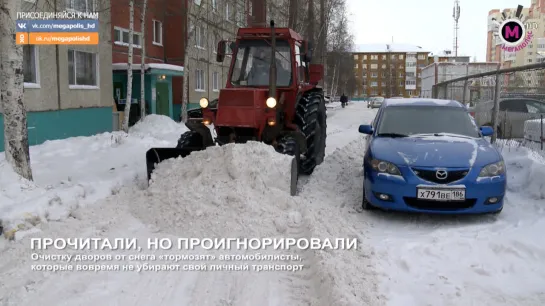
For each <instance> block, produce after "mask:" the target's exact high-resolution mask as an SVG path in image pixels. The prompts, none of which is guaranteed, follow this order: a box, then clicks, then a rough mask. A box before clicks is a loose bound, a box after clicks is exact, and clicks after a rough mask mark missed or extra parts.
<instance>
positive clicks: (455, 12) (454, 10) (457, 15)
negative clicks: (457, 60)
mask: <svg viewBox="0 0 545 306" xmlns="http://www.w3.org/2000/svg"><path fill="white" fill-rule="evenodd" d="M452 18H453V19H454V56H455V57H458V30H459V29H460V28H459V27H458V20H460V1H459V0H454V7H453V8H452Z"/></svg>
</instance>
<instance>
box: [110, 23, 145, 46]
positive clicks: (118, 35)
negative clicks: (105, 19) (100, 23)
mask: <svg viewBox="0 0 545 306" xmlns="http://www.w3.org/2000/svg"><path fill="white" fill-rule="evenodd" d="M114 44H116V45H121V46H129V30H128V29H123V28H119V27H114ZM132 46H133V47H135V48H141V47H142V35H141V34H140V32H134V31H133V34H132Z"/></svg>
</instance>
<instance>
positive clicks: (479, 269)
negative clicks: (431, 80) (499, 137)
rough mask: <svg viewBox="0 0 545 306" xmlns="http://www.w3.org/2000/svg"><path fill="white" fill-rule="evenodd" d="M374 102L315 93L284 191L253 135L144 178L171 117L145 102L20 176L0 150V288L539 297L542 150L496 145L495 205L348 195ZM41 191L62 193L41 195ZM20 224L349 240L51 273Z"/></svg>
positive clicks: (213, 297) (167, 138) (35, 151)
mask: <svg viewBox="0 0 545 306" xmlns="http://www.w3.org/2000/svg"><path fill="white" fill-rule="evenodd" d="M375 114H376V110H372V109H367V107H366V105H365V103H354V104H349V105H348V106H347V107H346V108H344V109H342V108H330V109H328V138H327V152H326V153H327V156H326V159H325V160H324V162H323V163H322V164H321V165H320V166H318V167H317V168H316V170H315V172H314V173H313V174H312V175H311V176H310V177H301V178H300V190H299V194H298V196H296V197H290V196H288V194H289V193H288V191H287V190H288V189H289V188H288V181H287V178H288V177H289V175H288V171H289V169H288V164H289V158H288V157H286V156H282V155H279V154H277V153H275V152H274V150H272V148H270V147H267V146H265V145H263V144H260V143H255V142H250V143H248V144H246V145H233V144H231V145H226V146H222V147H213V148H209V149H207V150H205V151H201V152H194V153H192V154H191V155H189V156H187V157H186V158H184V159H176V160H169V161H165V162H163V163H162V164H160V165H158V167H157V169H156V172H155V174H154V176H153V179H152V182H151V185H150V186H149V188H148V187H147V185H146V184H145V179H144V178H145V164H144V154H145V152H146V150H147V148H149V147H151V146H167V147H171V146H173V145H174V143H175V141H176V139H177V138H178V137H179V135H180V133H181V132H183V131H185V127H184V126H183V125H180V124H177V123H174V122H172V121H170V120H167V119H166V118H164V117H160V116H150V117H147V118H146V120H145V121H144V122H142V123H140V124H138V125H137V126H135V127H133V128H132V129H131V131H130V134H129V136H123V134H122V133H106V134H101V135H97V136H93V137H78V138H71V139H66V140H59V141H50V142H47V143H45V144H43V145H39V146H34V147H32V148H31V159H32V163H33V169H34V171H35V178H36V182H34V183H30V182H24V181H21V180H18V179H17V178H16V176H15V175H14V174H13V173H12V172H11V171H10V170H9V168H8V166H7V165H6V164H5V162H4V161H3V159H1V158H2V157H0V216H2V220H3V224H2V225H3V226H5V227H6V229H7V230H10V229H12V228H13V227H20V228H19V230H18V231H16V232H15V234H14V237H13V238H14V239H13V240H12V241H8V240H7V239H4V238H0V257H1V258H2V261H0V279H2V280H9V281H6V282H0V304H6V305H22V306H24V305H36V304H38V305H44V306H49V305H82V306H87V305H89V306H90V305H119V306H125V305H127V306H128V305H131V306H132V305H181V306H185V305H271V306H275V305H279V306H280V305H313V306H330V305H340V306H359V305H368V306H375V305H377V306H378V305H388V306H390V305H391V306H397V305H400V306H412V305H415V306H420V305H444V306H450V305H453V306H454V305H455V306H459V305H479V306H488V305H491V306H492V305H494V306H502V305H510V306H511V305H528V306H535V305H544V304H545V293H544V291H543V281H544V280H545V264H544V263H543V258H544V257H545V246H544V245H543V243H542V235H543V234H542V233H543V231H544V230H545V218H544V216H545V185H544V184H545V161H544V160H543V159H542V158H541V157H540V156H539V155H537V154H535V152H533V151H530V150H527V149H525V148H519V147H511V146H505V147H504V148H503V155H504V159H505V163H506V167H507V171H508V190H507V195H506V199H505V201H506V202H505V208H504V211H503V212H502V214H500V215H497V216H464V217H453V216H437V215H432V216H429V215H428V216H426V215H412V214H397V213H391V212H380V211H362V210H361V194H362V193H361V184H362V179H363V177H362V176H363V173H362V168H361V167H362V158H363V154H364V152H365V146H366V136H365V135H362V134H360V133H358V126H359V125H360V124H368V123H369V122H370V121H371V120H372V119H373V118H374V116H375ZM440 139H441V140H444V139H445V137H440ZM456 141H466V140H464V139H459V138H456ZM129 153H130V154H129ZM127 154H129V155H128V157H127ZM111 168H114V169H113V170H110V169H111ZM68 177H70V179H68ZM78 192H79V193H78ZM55 196H57V197H58V198H60V199H61V201H59V200H52V204H51V205H50V204H48V201H49V199H53V198H55ZM91 204H92V205H91ZM26 212H28V213H30V214H29V215H25V213H26ZM46 215H50V216H55V218H52V217H49V218H47V217H46ZM31 237H49V238H65V237H77V238H91V237H100V238H110V239H114V238H136V239H138V240H139V243H140V244H141V245H144V246H145V244H146V241H147V240H148V239H149V238H159V239H161V238H169V239H172V240H174V241H176V239H178V238H183V237H186V238H191V237H207V238H220V237H222V238H254V237H255V238H264V237H271V238H294V239H297V238H321V239H324V238H331V239H333V238H348V239H351V238H357V239H358V249H357V250H297V249H291V250H282V251H280V250H272V249H269V250H259V251H258V252H255V251H252V250H248V251H242V250H235V249H232V250H203V249H202V248H197V249H195V250H187V249H183V250H177V249H176V250H158V251H155V252H153V253H154V254H155V255H157V256H159V255H164V254H169V255H172V254H178V255H179V254H193V255H203V254H206V255H215V256H219V255H225V254H228V255H235V254H240V255H244V254H245V255H251V254H255V253H261V254H267V255H283V254H289V255H294V256H299V258H300V260H299V261H297V262H296V263H295V264H301V265H304V268H303V270H302V271H297V272H288V271H269V272H260V273H256V272H254V271H251V270H250V271H204V272H198V271H161V272H151V271H147V272H140V273H138V272H136V271H101V272H89V271H77V272H75V271H71V272H69V271H65V272H56V273H52V272H44V271H32V270H31V269H30V266H31V265H32V264H46V263H47V264H52V262H44V261H42V260H38V261H33V260H31V257H30V255H31V253H32V250H30V248H29V245H30V238H31ZM8 238H10V237H8ZM44 252H47V253H48V254H65V255H76V254H85V255H120V254H122V255H127V258H125V259H123V260H120V261H119V262H116V264H120V265H129V264H132V265H141V264H143V263H144V262H145V260H143V259H138V260H137V259H134V258H132V259H129V258H128V255H131V254H132V255H134V254H142V255H149V254H151V253H152V252H151V251H143V252H140V253H136V251H131V250H124V251H121V250H117V251H111V250H94V251H91V250H83V251H74V250H63V251H58V250H57V251H55V250H48V251H44ZM217 263H218V262H217V261H216V260H212V259H208V260H205V261H187V262H183V264H184V265H187V264H197V265H200V264H217ZM243 263H245V262H240V261H238V262H237V261H231V262H226V261H224V262H221V263H220V264H237V265H240V264H243ZM246 263H248V264H263V262H254V261H252V262H246ZM266 263H267V264H268V262H266ZM59 264H66V263H60V262H59ZM77 264H85V263H81V262H80V263H77ZM88 264H97V265H100V264H112V262H108V261H102V260H99V261H97V262H96V263H95V262H90V263H88ZM275 264H276V263H275ZM285 264H293V263H291V262H288V263H285Z"/></svg>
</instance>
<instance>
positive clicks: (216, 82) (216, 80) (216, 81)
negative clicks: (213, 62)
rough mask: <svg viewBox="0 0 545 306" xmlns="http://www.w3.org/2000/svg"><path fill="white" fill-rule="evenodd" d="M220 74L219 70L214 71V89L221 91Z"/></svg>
mask: <svg viewBox="0 0 545 306" xmlns="http://www.w3.org/2000/svg"><path fill="white" fill-rule="evenodd" d="M219 77H220V74H219V73H218V72H213V73H212V90H213V91H219V90H220V80H219Z"/></svg>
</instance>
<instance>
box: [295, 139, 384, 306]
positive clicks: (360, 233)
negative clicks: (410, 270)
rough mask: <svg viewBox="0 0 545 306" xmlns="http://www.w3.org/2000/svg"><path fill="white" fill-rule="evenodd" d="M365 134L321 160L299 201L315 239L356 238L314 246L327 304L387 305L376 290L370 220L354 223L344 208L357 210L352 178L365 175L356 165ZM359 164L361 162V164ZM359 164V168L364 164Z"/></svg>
mask: <svg viewBox="0 0 545 306" xmlns="http://www.w3.org/2000/svg"><path fill="white" fill-rule="evenodd" d="M363 144H364V140H363V137H361V138H360V139H358V140H356V141H353V142H351V143H349V144H348V145H347V146H345V147H342V148H340V149H337V150H335V151H334V152H333V153H332V154H330V155H329V156H327V157H326V159H325V160H324V162H323V163H322V164H321V165H319V166H318V167H317V168H316V170H315V171H314V173H313V174H312V176H311V177H310V178H309V181H308V183H307V184H306V185H305V186H304V188H303V190H302V192H301V194H300V196H299V199H298V200H299V203H300V205H301V207H304V211H305V214H306V218H307V219H308V220H310V224H311V225H312V227H311V235H312V237H316V238H321V239H324V238H329V239H335V238H357V239H358V240H359V245H358V249H357V250H314V251H311V252H312V255H309V258H312V260H313V261H314V262H315V263H314V264H313V266H314V267H315V273H316V274H317V276H315V277H314V278H313V279H314V280H315V281H318V280H319V283H318V284H317V285H316V286H317V288H318V290H319V292H318V299H319V300H320V301H322V302H323V304H324V305H335V306H337V305H338V306H359V305H367V306H374V305H384V302H385V298H384V297H383V296H381V295H380V294H379V293H378V286H377V282H378V280H377V275H376V273H375V271H374V269H373V267H372V261H371V258H372V255H373V250H372V248H370V247H369V245H368V244H367V237H365V232H366V231H367V229H366V224H365V223H363V222H362V224H354V223H352V222H348V221H350V220H349V219H348V218H347V216H346V213H347V212H351V213H355V209H354V207H355V205H356V203H354V199H355V198H357V195H356V194H357V193H356V190H355V187H354V185H353V181H354V180H355V179H357V176H358V175H361V170H359V169H358V167H354V164H355V163H358V161H357V157H356V156H358V154H360V155H361V157H362V158H363V153H362V152H363V149H364V146H363ZM360 164H361V163H360ZM360 168H361V167H360Z"/></svg>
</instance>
